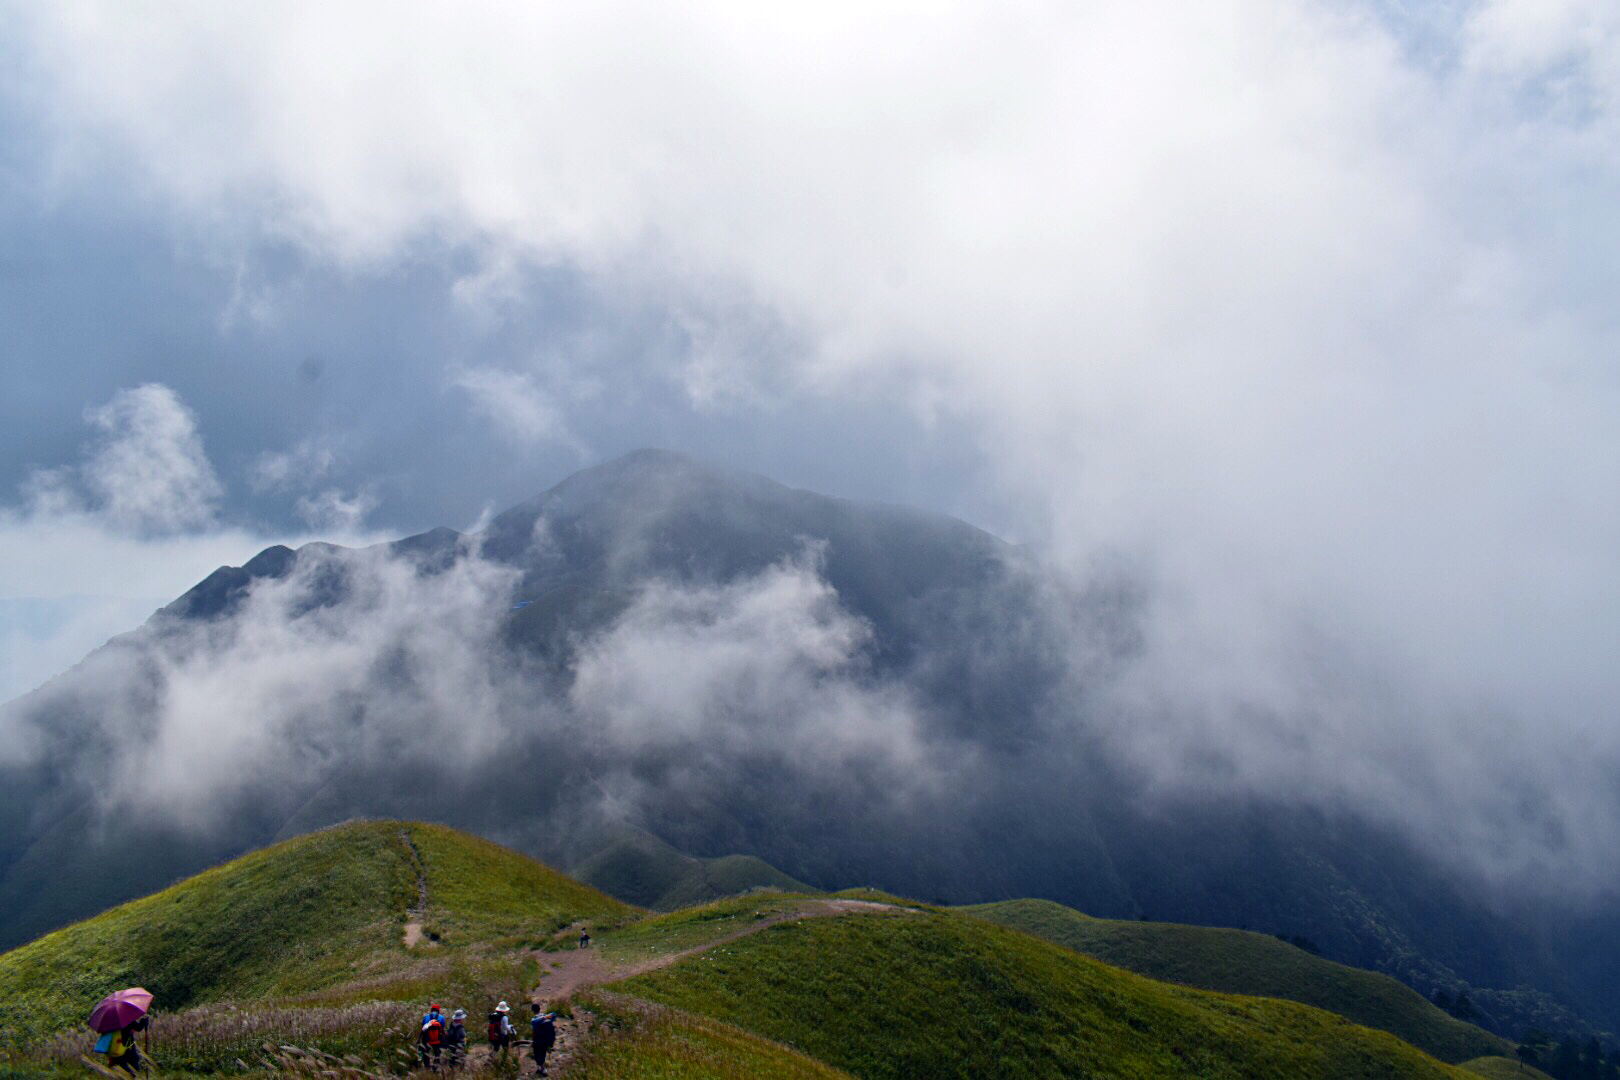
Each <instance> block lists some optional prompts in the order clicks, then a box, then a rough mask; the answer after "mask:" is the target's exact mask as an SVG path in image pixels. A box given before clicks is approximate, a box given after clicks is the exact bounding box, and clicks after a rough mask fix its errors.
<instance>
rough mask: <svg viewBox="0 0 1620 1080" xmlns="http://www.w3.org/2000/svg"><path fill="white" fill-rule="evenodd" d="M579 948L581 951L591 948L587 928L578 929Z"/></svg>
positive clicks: (589, 934) (589, 933)
mask: <svg viewBox="0 0 1620 1080" xmlns="http://www.w3.org/2000/svg"><path fill="white" fill-rule="evenodd" d="M579 947H580V948H582V949H588V948H590V947H591V932H590V930H589V929H588V928H586V927H583V926H582V927H580V929H579Z"/></svg>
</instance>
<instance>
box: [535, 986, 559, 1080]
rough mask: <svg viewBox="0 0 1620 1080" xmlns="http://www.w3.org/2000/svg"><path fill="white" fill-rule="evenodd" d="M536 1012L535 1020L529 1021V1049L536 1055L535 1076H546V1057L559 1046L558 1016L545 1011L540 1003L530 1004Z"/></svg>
mask: <svg viewBox="0 0 1620 1080" xmlns="http://www.w3.org/2000/svg"><path fill="white" fill-rule="evenodd" d="M529 1008H531V1009H533V1010H534V1019H532V1020H530V1021H529V1032H530V1035H531V1038H532V1040H533V1041H532V1042H531V1043H530V1045H529V1049H530V1051H531V1052H533V1054H534V1075H536V1076H545V1075H546V1055H547V1054H549V1053H551V1048H552V1047H553V1046H555V1045H557V1014H556V1013H554V1012H547V1011H545V1010H544V1009H543V1008H542V1007H541V1005H540V1003H539V1002H538V1001H533V1002H530V1003H529Z"/></svg>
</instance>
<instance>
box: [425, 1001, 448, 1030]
mask: <svg viewBox="0 0 1620 1080" xmlns="http://www.w3.org/2000/svg"><path fill="white" fill-rule="evenodd" d="M434 1018H437V1019H438V1021H439V1023H441V1024H442V1023H444V1010H443V1009H441V1008H439V1005H438V1003H437V1002H435V1003H434V1004H432V1005H429V1006H428V1011H427V1012H426V1013H424V1014H423V1016H422V1026H423V1027H427V1024H428V1021H429V1020H432V1019H434Z"/></svg>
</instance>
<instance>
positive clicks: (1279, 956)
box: [958, 900, 1518, 1065]
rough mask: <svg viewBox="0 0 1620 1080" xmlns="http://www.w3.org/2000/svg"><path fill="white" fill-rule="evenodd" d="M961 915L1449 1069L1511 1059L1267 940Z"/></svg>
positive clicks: (1036, 905) (1471, 1029) (1351, 971)
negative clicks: (1271, 1005)
mask: <svg viewBox="0 0 1620 1080" xmlns="http://www.w3.org/2000/svg"><path fill="white" fill-rule="evenodd" d="M958 910H961V911H965V912H968V913H970V914H972V915H975V916H977V917H979V918H982V919H988V920H990V921H991V922H995V923H999V924H1001V925H1003V926H1011V927H1014V928H1016V929H1019V930H1023V931H1025V932H1027V933H1030V934H1034V935H1036V936H1037V937H1042V938H1045V939H1046V940H1048V941H1053V942H1056V943H1057V944H1059V945H1064V946H1067V947H1068V948H1071V949H1074V950H1076V951H1077V952H1082V953H1085V954H1086V955H1087V956H1094V957H1096V958H1097V959H1099V960H1101V961H1103V962H1104V963H1108V964H1113V965H1114V966H1115V967H1122V968H1125V969H1126V970H1128V971H1134V972H1137V973H1138V974H1141V975H1147V976H1149V977H1150V978H1154V979H1162V980H1165V981H1167V982H1174V983H1181V984H1182V985H1185V986H1195V987H1199V988H1201V989H1205V990H1219V991H1224V992H1226V993H1232V994H1257V995H1261V996H1264V997H1276V998H1286V999H1287V1000H1289V1001H1298V1002H1303V1003H1304V1004H1306V1005H1314V1006H1316V1007H1317V1008H1319V1009H1326V1010H1328V1011H1329V1012H1334V1013H1338V1014H1339V1015H1340V1016H1344V1017H1348V1018H1349V1019H1351V1020H1354V1021H1355V1022H1356V1023H1358V1024H1363V1025H1365V1026H1367V1027H1372V1028H1378V1029H1379V1030H1381V1031H1388V1032H1391V1033H1392V1034H1394V1035H1398V1036H1399V1037H1400V1038H1402V1039H1404V1040H1405V1041H1407V1042H1409V1043H1411V1044H1412V1045H1413V1046H1416V1047H1418V1048H1419V1049H1421V1050H1423V1051H1425V1052H1427V1053H1429V1054H1431V1055H1433V1056H1434V1057H1437V1058H1439V1059H1440V1060H1442V1061H1450V1062H1461V1061H1467V1060H1469V1059H1472V1058H1479V1057H1485V1056H1490V1055H1508V1056H1511V1055H1512V1054H1513V1046H1512V1044H1511V1043H1509V1042H1508V1041H1507V1040H1505V1039H1501V1038H1498V1037H1497V1036H1495V1035H1492V1034H1491V1033H1489V1032H1487V1031H1485V1030H1484V1029H1482V1028H1479V1027H1476V1026H1474V1025H1473V1024H1469V1023H1465V1022H1463V1021H1461V1020H1458V1019H1456V1018H1454V1017H1452V1016H1448V1015H1447V1014H1446V1013H1444V1012H1442V1011H1441V1010H1440V1009H1438V1008H1436V1007H1435V1006H1434V1004H1433V1003H1431V1002H1429V1001H1426V1000H1425V999H1424V998H1423V996H1422V995H1421V994H1418V993H1417V992H1416V991H1414V990H1412V989H1411V988H1410V987H1408V986H1404V985H1402V984H1401V983H1399V982H1397V981H1396V980H1394V979H1392V978H1390V977H1389V976H1387V975H1379V974H1376V973H1374V972H1370V971H1362V970H1360V969H1358V968H1352V967H1346V966H1345V965H1343V964H1335V963H1333V962H1332V961H1330V960H1324V959H1322V958H1321V957H1319V956H1313V955H1312V954H1310V953H1308V952H1306V951H1305V950H1303V949H1299V948H1296V947H1295V946H1293V945H1289V944H1287V943H1285V942H1282V941H1279V940H1277V939H1276V938H1274V937H1271V936H1270V935H1268V934H1255V933H1250V932H1248V931H1244V930H1226V929H1220V928H1215V927H1207V926H1183V925H1180V924H1176V923H1158V922H1124V921H1120V920H1115V919H1094V918H1091V917H1090V916H1088V915H1083V914H1081V913H1080V912H1078V911H1075V910H1073V909H1072V908H1067V907H1064V906H1063V905H1061V904H1054V903H1052V902H1051V901H1048V900H1008V901H1004V902H1002V903H997V904H979V905H975V906H972V907H966V908H961V909H958ZM1514 1064H1515V1065H1517V1064H1518V1063H1517V1062H1516V1061H1515V1062H1514Z"/></svg>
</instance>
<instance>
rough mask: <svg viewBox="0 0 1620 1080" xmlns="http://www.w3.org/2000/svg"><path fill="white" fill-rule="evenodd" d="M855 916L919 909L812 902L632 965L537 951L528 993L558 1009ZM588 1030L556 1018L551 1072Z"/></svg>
mask: <svg viewBox="0 0 1620 1080" xmlns="http://www.w3.org/2000/svg"><path fill="white" fill-rule="evenodd" d="M857 914H866V915H915V914H918V912H917V910H916V909H915V908H908V907H901V906H899V905H897V904H880V903H877V902H876V901H873V900H846V899H829V900H811V901H808V902H807V903H805V904H804V905H803V906H802V907H798V908H795V909H794V910H792V911H783V912H778V913H777V914H775V915H770V916H767V917H766V918H763V919H760V920H758V921H756V922H752V923H749V924H748V925H747V926H742V927H739V928H737V929H736V930H733V931H731V932H730V933H728V934H724V935H722V936H720V937H717V938H715V939H714V940H712V941H706V942H704V943H703V944H701V945H694V946H692V947H691V948H689V949H681V950H679V951H676V952H670V953H665V954H664V955H662V956H650V957H647V958H646V959H644V960H637V961H635V962H633V963H617V964H616V963H614V962H612V961H611V960H609V959H608V958H607V957H605V956H603V955H602V952H601V950H600V949H599V948H588V949H565V950H561V951H558V952H545V951H536V952H535V954H534V956H535V959H536V960H538V961H539V962H540V984H539V985H538V986H536V987H535V988H534V990H533V991H532V992H531V993H530V994H529V998H530V1000H531V1001H538V1002H541V1003H542V1004H543V1005H544V1006H545V1007H547V1008H556V1006H557V1004H558V1002H560V1001H562V1000H564V999H566V998H568V997H571V996H572V995H573V994H575V993H577V992H578V991H580V990H583V989H586V988H587V987H592V986H603V985H606V984H609V983H615V982H619V981H621V980H624V979H630V978H634V977H635V976H637V975H642V974H645V973H646V972H649V971H657V970H659V969H660V968H666V967H669V966H671V965H672V964H678V963H680V962H681V961H682V960H685V959H687V958H688V957H691V956H697V955H699V954H701V953H706V952H708V951H709V950H710V949H714V948H718V947H719V946H721V945H726V944H729V943H731V942H733V941H736V940H738V939H739V938H745V937H748V936H749V935H751V934H757V933H759V932H760V931H762V930H768V929H770V928H771V927H773V926H776V925H778V924H780V923H785V922H793V921H795V920H803V919H824V918H828V917H830V916H837V915H857ZM525 1019H527V1018H525ZM513 1023H514V1024H517V1023H518V1021H517V1020H514V1021H513ZM590 1034H591V1026H590V1019H589V1014H581V1015H580V1016H578V1017H575V1018H572V1019H570V1018H568V1017H559V1018H558V1019H557V1045H556V1047H555V1048H554V1049H553V1050H552V1053H551V1058H550V1062H549V1064H550V1070H549V1071H550V1072H551V1073H552V1075H556V1074H557V1073H558V1072H559V1071H560V1070H562V1069H566V1068H567V1066H568V1064H569V1063H570V1062H571V1061H572V1060H573V1058H574V1056H575V1054H576V1052H577V1051H578V1049H579V1048H580V1046H582V1045H583V1044H584V1043H585V1042H587V1041H588V1040H589V1038H590ZM527 1054H528V1048H527V1047H525V1048H524V1060H525V1061H527V1060H528V1057H527Z"/></svg>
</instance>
